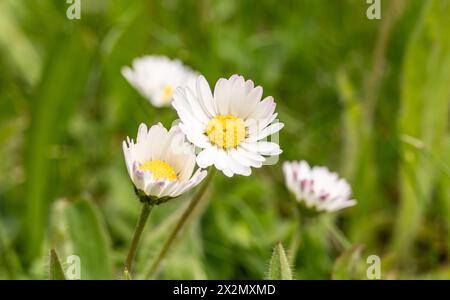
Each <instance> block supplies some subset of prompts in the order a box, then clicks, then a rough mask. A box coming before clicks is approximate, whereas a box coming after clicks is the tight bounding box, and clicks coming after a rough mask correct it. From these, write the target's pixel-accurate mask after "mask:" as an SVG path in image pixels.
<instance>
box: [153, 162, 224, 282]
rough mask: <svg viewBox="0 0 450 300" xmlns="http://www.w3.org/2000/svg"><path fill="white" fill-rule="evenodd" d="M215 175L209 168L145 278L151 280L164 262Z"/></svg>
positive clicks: (213, 170)
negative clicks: (203, 180) (206, 175)
mask: <svg viewBox="0 0 450 300" xmlns="http://www.w3.org/2000/svg"><path fill="white" fill-rule="evenodd" d="M215 173H216V170H215V169H213V168H211V169H210V171H209V174H208V177H207V178H206V180H205V182H204V183H203V185H202V186H201V188H200V190H198V192H197V193H196V194H195V195H194V197H193V200H192V201H191V203H190V204H189V206H188V208H187V209H186V210H185V211H184V213H183V215H182V216H181V218H180V220H179V221H178V223H177V225H176V226H175V228H174V229H173V230H172V232H171V233H170V236H169V238H168V239H167V240H166V242H165V243H164V246H163V247H162V249H161V251H160V252H159V254H158V256H157V258H156V259H155V260H154V261H153V264H152V266H151V268H150V271H149V272H148V273H147V278H151V277H153V276H154V275H155V273H156V271H157V270H158V267H159V265H160V264H161V262H162V261H163V260H164V258H165V256H166V254H167V252H168V251H169V249H170V246H171V245H172V244H173V242H174V241H175V238H176V237H177V235H178V233H179V232H180V230H181V229H182V228H183V225H184V224H185V223H186V221H187V219H188V218H189V216H190V215H191V214H192V212H193V211H194V209H195V207H197V205H198V204H199V203H200V200H202V199H207V198H206V197H203V196H204V194H205V192H206V190H207V188H208V186H209V184H210V183H211V182H212V178H213V177H214V174H215Z"/></svg>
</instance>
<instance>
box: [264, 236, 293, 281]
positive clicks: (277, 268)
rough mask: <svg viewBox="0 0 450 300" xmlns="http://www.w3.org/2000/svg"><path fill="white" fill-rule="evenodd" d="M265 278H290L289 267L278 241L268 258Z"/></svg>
mask: <svg viewBox="0 0 450 300" xmlns="http://www.w3.org/2000/svg"><path fill="white" fill-rule="evenodd" d="M267 279H270V280H292V271H291V267H290V265H289V261H288V259H287V257H286V253H285V252H284V248H283V245H281V243H278V244H277V245H276V246H275V248H274V249H273V253H272V258H271V259H270V265H269V271H268V272H267Z"/></svg>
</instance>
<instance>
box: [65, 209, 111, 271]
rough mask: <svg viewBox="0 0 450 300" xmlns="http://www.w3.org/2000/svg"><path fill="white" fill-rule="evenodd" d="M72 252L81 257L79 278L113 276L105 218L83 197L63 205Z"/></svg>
mask: <svg viewBox="0 0 450 300" xmlns="http://www.w3.org/2000/svg"><path fill="white" fill-rule="evenodd" d="M65 217H66V219H67V228H68V231H69V235H70V239H71V241H72V243H73V254H75V255H78V256H79V257H80V261H81V279H112V278H113V272H112V269H111V267H112V265H111V258H110V255H111V254H110V253H111V250H110V241H109V239H108V236H107V231H106V228H105V225H104V221H103V219H102V218H101V215H100V213H99V212H98V210H97V209H96V208H95V206H94V205H93V204H92V203H90V202H89V201H86V200H77V201H74V202H72V203H70V204H69V205H68V206H67V207H66V209H65Z"/></svg>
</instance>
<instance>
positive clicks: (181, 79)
mask: <svg viewBox="0 0 450 300" xmlns="http://www.w3.org/2000/svg"><path fill="white" fill-rule="evenodd" d="M132 65H133V67H132V68H129V67H123V68H122V70H121V71H122V75H123V76H124V77H125V79H126V80H127V81H128V82H129V83H130V84H131V85H132V86H133V87H134V88H135V89H136V90H137V91H138V92H139V93H140V94H141V95H142V96H143V97H144V98H146V99H148V100H149V101H150V102H151V103H152V104H153V105H154V106H156V107H162V106H169V105H170V102H171V101H172V96H173V92H174V91H175V89H176V88H177V87H180V86H181V87H184V86H192V85H193V84H195V78H196V77H197V72H195V71H193V70H192V69H191V68H189V67H187V66H185V65H183V64H182V63H181V62H180V61H179V60H170V59H169V58H167V57H165V56H158V55H149V56H144V57H139V58H136V59H134V60H133V63H132Z"/></svg>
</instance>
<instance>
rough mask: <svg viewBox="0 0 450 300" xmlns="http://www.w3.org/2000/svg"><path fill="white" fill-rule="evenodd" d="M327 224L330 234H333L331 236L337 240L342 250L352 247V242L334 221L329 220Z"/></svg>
mask: <svg viewBox="0 0 450 300" xmlns="http://www.w3.org/2000/svg"><path fill="white" fill-rule="evenodd" d="M325 223H326V226H327V228H328V230H329V232H330V233H331V236H332V237H333V238H334V239H335V241H337V242H338V243H339V245H340V247H341V248H342V250H346V249H348V248H350V247H351V245H352V244H351V243H350V241H349V240H348V239H347V237H346V236H345V235H344V234H343V233H342V231H341V230H340V229H339V228H338V227H337V226H336V224H335V223H334V222H333V221H332V220H327V221H326V222H325Z"/></svg>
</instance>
